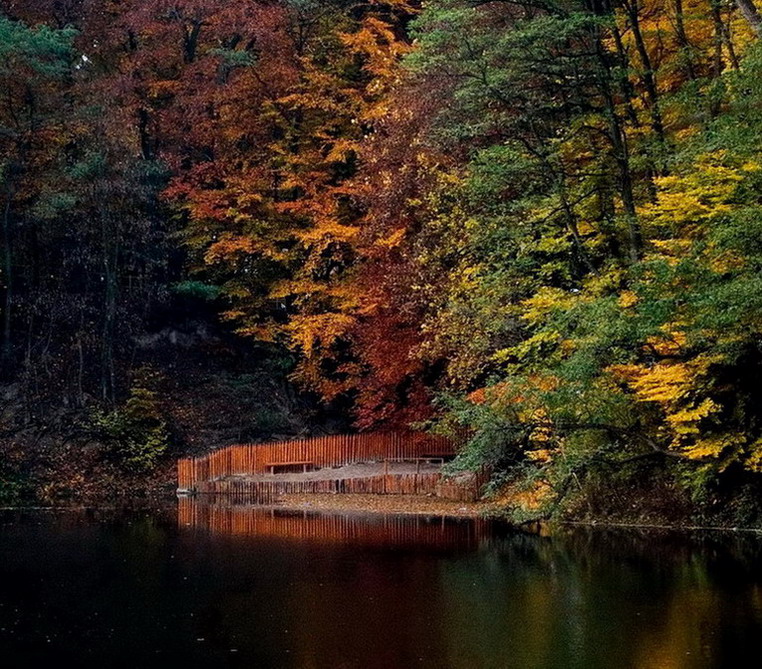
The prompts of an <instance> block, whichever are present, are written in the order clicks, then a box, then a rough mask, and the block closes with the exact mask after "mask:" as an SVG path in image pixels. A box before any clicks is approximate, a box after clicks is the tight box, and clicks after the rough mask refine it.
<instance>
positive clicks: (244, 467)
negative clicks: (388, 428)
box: [177, 432, 457, 491]
mask: <svg viewBox="0 0 762 669" xmlns="http://www.w3.org/2000/svg"><path fill="white" fill-rule="evenodd" d="M456 451H457V445H456V443H455V441H454V440H452V439H449V438H447V437H433V436H431V435H427V434H422V433H418V432H406V433H405V432H373V433H363V434H335V435H328V436H325V437H314V438H311V439H298V440H294V441H277V442H271V443H267V444H237V445H235V446H228V447H227V448H223V449H220V450H219V451H214V452H213V453H209V454H207V455H204V456H201V457H198V458H183V459H181V460H178V462H177V483H178V489H180V490H188V491H190V490H194V489H195V488H196V487H197V486H198V484H199V483H202V482H208V481H216V480H219V479H223V478H225V477H228V476H240V475H247V474H265V473H266V472H267V467H268V466H271V465H272V464H273V463H289V462H306V461H308V462H310V463H312V464H314V466H315V467H340V466H343V465H349V464H353V463H357V462H378V461H382V460H385V459H401V458H418V457H424V456H428V455H444V456H447V455H454V454H455V453H456Z"/></svg>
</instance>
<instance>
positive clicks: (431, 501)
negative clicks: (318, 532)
mask: <svg viewBox="0 0 762 669" xmlns="http://www.w3.org/2000/svg"><path fill="white" fill-rule="evenodd" d="M272 506H273V508H276V509H284V510H287V511H327V512H352V513H375V514H398V515H407V516H443V517H449V518H488V517H493V518H494V517H497V516H498V513H499V511H500V510H501V507H499V505H497V504H496V503H495V502H487V501H477V502H454V501H450V500H446V499H441V498H438V497H426V496H421V495H374V494H319V493H294V494H287V495H283V496H281V497H279V500H278V501H277V502H276V503H275V504H273V505H272Z"/></svg>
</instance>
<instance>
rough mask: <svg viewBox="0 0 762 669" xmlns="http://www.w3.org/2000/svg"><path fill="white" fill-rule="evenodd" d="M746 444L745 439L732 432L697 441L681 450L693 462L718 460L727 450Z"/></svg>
mask: <svg viewBox="0 0 762 669" xmlns="http://www.w3.org/2000/svg"><path fill="white" fill-rule="evenodd" d="M744 443H746V437H745V436H744V435H742V434H737V433H734V432H729V433H722V434H717V435H711V436H708V437H703V438H701V439H697V440H696V441H695V442H694V443H693V444H691V445H690V446H687V447H686V448H685V449H683V452H684V453H685V455H687V456H688V457H689V458H692V459H694V460H704V459H708V458H712V459H718V458H720V457H721V456H722V455H723V454H724V452H725V451H726V450H728V449H731V448H732V449H737V448H738V447H740V446H743V444H744Z"/></svg>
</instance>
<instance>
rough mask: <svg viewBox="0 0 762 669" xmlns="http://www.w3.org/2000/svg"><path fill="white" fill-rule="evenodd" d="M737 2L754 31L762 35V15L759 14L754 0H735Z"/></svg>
mask: <svg viewBox="0 0 762 669" xmlns="http://www.w3.org/2000/svg"><path fill="white" fill-rule="evenodd" d="M735 2H736V5H737V6H738V9H740V10H741V14H743V16H744V18H745V19H746V20H747V21H748V22H749V25H750V26H751V27H752V29H753V30H754V32H755V33H757V35H760V36H762V16H760V15H759V12H758V11H757V6H756V5H755V4H754V0H735Z"/></svg>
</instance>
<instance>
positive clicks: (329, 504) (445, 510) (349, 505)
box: [0, 493, 762, 535]
mask: <svg viewBox="0 0 762 669" xmlns="http://www.w3.org/2000/svg"><path fill="white" fill-rule="evenodd" d="M183 497H186V496H183ZM224 497H226V496H222V495H220V496H217V495H209V496H207V495H189V496H187V497H186V498H187V499H196V500H198V501H202V502H203V501H209V502H212V503H214V502H213V501H214V500H215V498H216V499H217V500H219V499H220V498H224ZM177 499H178V496H176V495H172V496H169V495H166V496H164V495H161V496H159V497H154V498H151V499H145V498H144V499H139V500H135V499H132V500H129V499H124V498H121V499H120V500H115V499H114V498H110V499H108V500H103V501H102V502H101V503H99V501H98V500H88V501H86V502H85V501H80V502H79V503H76V502H75V503H70V504H65V503H64V504H55V503H52V504H40V503H39V502H38V503H34V502H32V503H29V504H19V505H0V512H13V511H48V512H51V511H52V512H67V511H103V512H108V511H110V512H118V511H127V510H134V511H152V510H154V511H155V510H159V509H161V510H163V511H165V512H171V511H172V510H173V508H175V505H176V503H177ZM122 501H124V502H126V503H120V502H122ZM130 502H131V503H130ZM236 506H237V504H236ZM241 506H247V505H246V504H242V505H241ZM252 506H255V507H261V508H270V509H280V510H284V511H312V512H317V513H326V514H330V513H354V514H369V515H388V514H391V515H406V516H429V517H431V516H437V517H443V518H458V519H468V518H470V519H482V520H498V521H502V522H504V523H506V525H509V526H512V527H514V528H516V529H522V530H526V529H528V528H532V527H535V528H536V527H540V526H541V527H546V528H553V527H556V528H561V527H565V528H574V527H578V528H589V529H609V530H653V531H671V532H686V533H687V532H717V533H720V532H721V533H731V534H752V535H754V534H756V535H762V528H760V527H743V526H730V525H728V526H724V525H715V524H711V523H707V524H702V523H700V522H699V523H697V522H695V521H693V522H685V523H668V522H658V521H656V522H654V521H650V522H648V521H643V522H637V521H635V522H633V521H626V520H612V519H585V520H575V519H573V518H559V519H554V520H544V519H528V520H526V521H524V522H516V521H515V520H514V521H512V520H511V519H510V518H509V517H508V516H507V512H508V507H507V506H506V505H505V503H504V502H503V503H501V502H500V501H497V500H493V501H490V500H481V501H475V502H456V501H451V500H446V499H441V498H438V497H432V496H423V495H377V494H347V493H341V494H328V493H325V494H321V493H298V494H297V493H294V494H286V495H282V496H280V497H279V499H278V500H277V501H275V502H274V503H271V504H265V505H259V504H253V505H252Z"/></svg>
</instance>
